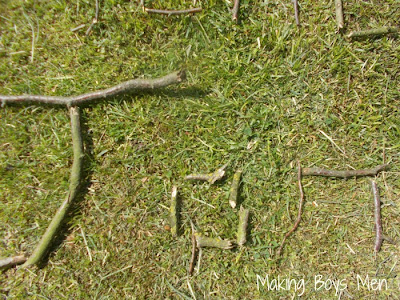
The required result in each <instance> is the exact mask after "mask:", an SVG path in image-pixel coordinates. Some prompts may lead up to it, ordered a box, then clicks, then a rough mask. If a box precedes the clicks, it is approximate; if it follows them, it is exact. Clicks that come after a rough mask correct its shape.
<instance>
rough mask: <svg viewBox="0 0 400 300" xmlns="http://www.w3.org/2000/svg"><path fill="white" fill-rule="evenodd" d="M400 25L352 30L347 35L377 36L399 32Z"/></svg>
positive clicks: (360, 36) (353, 37) (351, 36)
mask: <svg viewBox="0 0 400 300" xmlns="http://www.w3.org/2000/svg"><path fill="white" fill-rule="evenodd" d="M399 32H400V27H380V28H374V29H368V30H361V31H353V32H351V33H350V34H349V35H348V36H347V37H348V38H351V39H356V38H369V37H378V36H381V35H385V34H390V33H399Z"/></svg>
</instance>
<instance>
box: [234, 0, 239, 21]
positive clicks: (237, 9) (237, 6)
mask: <svg viewBox="0 0 400 300" xmlns="http://www.w3.org/2000/svg"><path fill="white" fill-rule="evenodd" d="M239 6H240V1H239V0H235V3H234V4H233V9H232V20H233V21H235V22H237V21H238V14H239Z"/></svg>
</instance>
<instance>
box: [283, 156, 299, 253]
mask: <svg viewBox="0 0 400 300" xmlns="http://www.w3.org/2000/svg"><path fill="white" fill-rule="evenodd" d="M301 175H302V172H301V166H300V162H298V172H297V181H298V184H299V191H300V201H299V213H298V215H297V220H296V222H295V223H294V225H293V228H292V229H290V230H289V231H288V232H287V233H286V234H285V236H284V238H283V240H282V243H281V246H280V247H279V249H278V252H277V256H278V257H279V256H280V255H281V252H282V249H283V246H284V244H285V241H286V239H287V238H288V237H289V236H290V235H291V234H292V233H293V232H294V231H295V230H296V229H297V227H298V226H299V224H300V221H301V213H302V211H303V204H304V192H303V186H302V185H301Z"/></svg>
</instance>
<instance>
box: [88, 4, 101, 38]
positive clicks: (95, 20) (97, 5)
mask: <svg viewBox="0 0 400 300" xmlns="http://www.w3.org/2000/svg"><path fill="white" fill-rule="evenodd" d="M98 21H99V0H96V13H95V16H94V19H93V21H92V23H91V24H90V26H89V28H88V29H87V30H86V35H89V34H90V32H91V31H92V28H93V26H94V24H97V22H98Z"/></svg>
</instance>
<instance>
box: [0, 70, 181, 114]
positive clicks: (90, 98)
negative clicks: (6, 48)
mask: <svg viewBox="0 0 400 300" xmlns="http://www.w3.org/2000/svg"><path fill="white" fill-rule="evenodd" d="M184 79H185V71H179V72H174V73H171V74H168V75H166V76H164V77H161V78H156V79H133V80H129V81H126V82H123V83H120V84H117V85H115V86H113V87H110V88H108V89H105V90H99V91H95V92H91V93H87V94H82V95H78V96H71V97H62V96H42V95H20V96H5V95H0V102H1V105H2V106H4V105H6V104H18V103H19V104H29V103H33V104H50V105H61V106H66V107H71V106H80V105H85V104H89V103H92V102H94V101H97V100H108V99H110V98H113V97H116V96H119V95H122V94H128V93H133V92H149V91H153V90H155V89H160V88H164V87H166V86H168V85H171V84H176V83H179V82H181V81H183V80H184Z"/></svg>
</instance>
